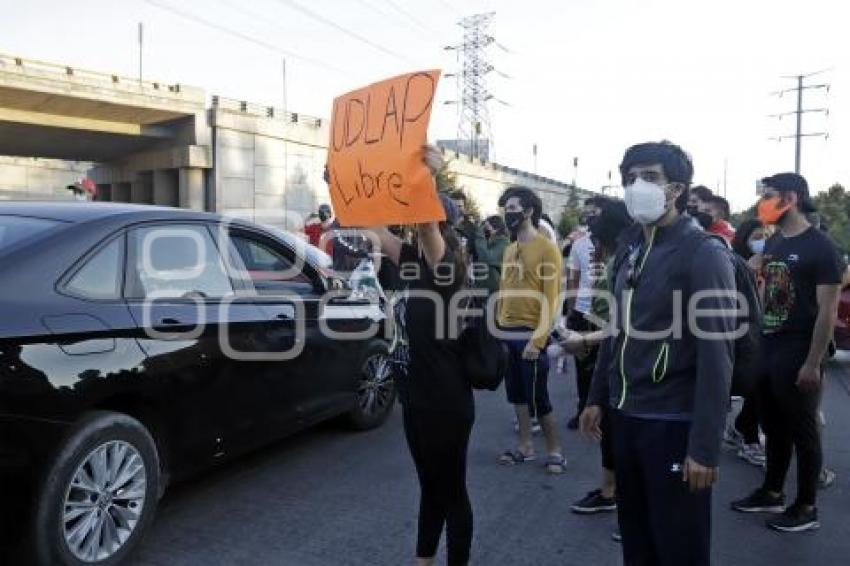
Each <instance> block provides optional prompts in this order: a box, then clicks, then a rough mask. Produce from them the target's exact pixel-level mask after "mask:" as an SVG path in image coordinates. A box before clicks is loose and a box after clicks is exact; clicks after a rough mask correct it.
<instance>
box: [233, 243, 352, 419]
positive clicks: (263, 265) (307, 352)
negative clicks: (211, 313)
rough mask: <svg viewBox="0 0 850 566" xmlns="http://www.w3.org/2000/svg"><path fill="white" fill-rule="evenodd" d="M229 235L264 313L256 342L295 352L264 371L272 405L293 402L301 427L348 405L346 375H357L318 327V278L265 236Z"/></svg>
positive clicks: (346, 351)
mask: <svg viewBox="0 0 850 566" xmlns="http://www.w3.org/2000/svg"><path fill="white" fill-rule="evenodd" d="M229 235H230V241H231V243H232V246H233V249H234V251H235V253H236V254H237V255H238V258H239V260H240V262H241V263H242V264H243V265H244V271H243V272H242V277H243V279H244V280H245V281H246V286H250V287H252V288H253V292H254V294H255V297H256V301H257V305H258V306H259V307H260V308H261V309H262V310H263V311H264V312H265V313H266V317H267V321H268V324H267V326H266V328H265V329H264V330H263V331H262V340H263V341H265V342H266V343H268V344H270V345H271V347H272V348H274V347H275V345H277V348H278V349H279V351H289V350H290V349H291V348H293V347H294V348H295V350H293V353H297V355H295V356H293V357H290V358H289V359H285V360H279V361H277V362H273V363H271V364H270V365H269V366H268V367H267V370H268V374H267V375H268V379H269V384H270V385H269V389H270V390H272V391H274V393H275V398H276V402H277V403H278V404H279V406H288V405H291V404H292V403H294V404H295V406H296V410H297V411H298V414H299V417H300V420H301V423H302V424H308V423H310V422H314V421H316V420H319V419H321V418H323V417H325V416H328V415H329V414H332V413H338V412H340V411H341V410H344V409H345V408H346V407H348V406H350V404H351V403H352V402H353V400H354V398H355V397H354V396H355V394H356V385H357V384H356V379H353V377H352V376H353V375H355V374H356V373H357V372H356V368H355V366H356V356H357V349H356V348H352V347H351V345H350V344H346V343H345V342H342V341H336V340H334V339H332V337H331V336H330V335H329V334H328V333H327V332H325V331H324V330H323V328H322V325H320V323H319V322H320V315H321V310H322V296H323V294H324V292H325V285H324V283H323V281H322V279H321V276H320V274H319V273H318V272H317V271H316V270H315V269H314V268H313V267H312V266H311V265H310V264H309V263H308V262H307V261H306V259H305V257H304V256H303V255H301V254H299V253H297V252H296V251H295V250H294V249H292V248H291V247H290V246H288V245H287V244H286V243H284V242H282V241H280V240H279V239H277V238H274V237H273V236H271V235H269V234H266V233H264V232H260V231H255V230H250V229H247V228H237V227H231V228H230V231H229ZM293 317H294V318H293ZM345 322H346V321H341V323H342V324H344V323H345ZM337 325H339V324H337Z"/></svg>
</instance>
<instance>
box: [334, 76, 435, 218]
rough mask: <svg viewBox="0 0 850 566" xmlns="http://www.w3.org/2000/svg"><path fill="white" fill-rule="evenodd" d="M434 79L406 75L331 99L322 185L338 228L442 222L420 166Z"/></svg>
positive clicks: (426, 174)
mask: <svg viewBox="0 0 850 566" xmlns="http://www.w3.org/2000/svg"><path fill="white" fill-rule="evenodd" d="M439 78H440V71H437V70H432V71H421V72H417V73H409V74H406V75H400V76H398V77H393V78H391V79H387V80H385V81H381V82H378V83H375V84H372V85H369V86H367V87H365V88H361V89H358V90H355V91H352V92H349V93H348V94H344V95H342V96H340V97H337V98H336V99H334V108H333V116H332V118H331V139H330V144H329V148H328V183H329V184H330V193H331V201H332V202H333V207H334V212H335V214H336V217H337V218H338V219H339V223H340V224H341V225H342V226H374V225H388V224H416V223H422V222H430V221H434V220H444V219H445V213H444V212H443V207H442V206H441V204H440V201H439V199H438V198H437V191H436V187H435V185H434V180H433V178H432V177H431V172H430V171H429V170H428V168H427V167H426V165H425V163H423V161H422V155H423V152H422V146H423V145H425V143H426V139H427V133H428V121H429V120H430V118H431V106H432V104H433V102H434V92H435V90H436V88H437V81H438V80H439Z"/></svg>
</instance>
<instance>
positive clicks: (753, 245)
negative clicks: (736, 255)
mask: <svg viewBox="0 0 850 566" xmlns="http://www.w3.org/2000/svg"><path fill="white" fill-rule="evenodd" d="M749 246H750V251H751V252H753V253H754V254H757V255H758V254H763V253H764V239H759V240H750V243H749Z"/></svg>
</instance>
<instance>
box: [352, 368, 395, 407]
mask: <svg viewBox="0 0 850 566" xmlns="http://www.w3.org/2000/svg"><path fill="white" fill-rule="evenodd" d="M394 386H395V385H394V383H393V378H392V367H391V364H390V360H389V358H388V356H387V355H386V354H385V353H383V352H381V353H376V354H373V355H371V356H369V358H368V359H367V360H366V363H365V364H364V367H363V377H362V378H361V380H360V387H359V388H358V390H357V402H358V403H359V404H360V409H361V410H362V411H363V413H365V414H367V415H376V414H380V413H382V412H384V411H386V410H387V406H388V405H389V404H390V403H392V401H393V388H394Z"/></svg>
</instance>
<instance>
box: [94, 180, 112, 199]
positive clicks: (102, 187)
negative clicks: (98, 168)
mask: <svg viewBox="0 0 850 566" xmlns="http://www.w3.org/2000/svg"><path fill="white" fill-rule="evenodd" d="M95 200H98V201H103V202H110V201H112V185H110V184H109V183H98V185H97V198H95Z"/></svg>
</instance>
